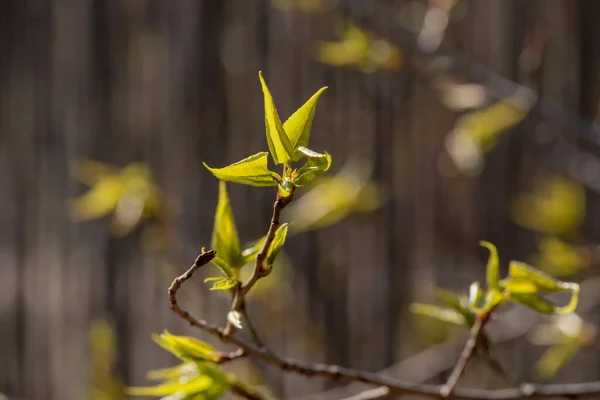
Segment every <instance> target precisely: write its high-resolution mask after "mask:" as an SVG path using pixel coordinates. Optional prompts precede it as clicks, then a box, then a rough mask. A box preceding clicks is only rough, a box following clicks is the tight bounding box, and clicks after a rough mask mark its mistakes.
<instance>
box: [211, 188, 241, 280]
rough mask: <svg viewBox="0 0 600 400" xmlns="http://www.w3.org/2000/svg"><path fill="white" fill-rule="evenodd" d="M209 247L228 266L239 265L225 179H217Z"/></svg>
mask: <svg viewBox="0 0 600 400" xmlns="http://www.w3.org/2000/svg"><path fill="white" fill-rule="evenodd" d="M211 247H212V248H213V249H215V250H216V251H217V253H218V254H219V258H221V259H222V260H223V261H225V263H227V264H228V265H229V266H233V267H241V265H240V264H241V261H242V260H241V257H240V240H239V237H238V233H237V230H236V228H235V219H234V217H233V211H232V210H231V203H230V202H229V196H228V195H227V185H226V183H225V181H219V202H218V203H217V210H216V212H215V222H214V225H213V233H212V241H211ZM213 261H214V259H213ZM226 274H227V273H226ZM227 275H228V274H227Z"/></svg>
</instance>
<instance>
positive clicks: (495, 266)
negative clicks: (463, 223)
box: [479, 241, 500, 289]
mask: <svg viewBox="0 0 600 400" xmlns="http://www.w3.org/2000/svg"><path fill="white" fill-rule="evenodd" d="M479 244H480V245H481V246H483V247H485V248H486V249H488V250H489V251H490V257H489V259H488V263H487V268H486V280H487V285H488V289H500V286H499V284H498V282H499V281H500V260H499V258H498V250H497V249H496V246H494V245H493V244H492V243H490V242H486V241H481V242H479Z"/></svg>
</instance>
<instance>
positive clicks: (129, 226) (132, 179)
mask: <svg viewBox="0 0 600 400" xmlns="http://www.w3.org/2000/svg"><path fill="white" fill-rule="evenodd" d="M75 172H76V174H77V175H78V176H77V177H78V179H79V180H80V181H81V182H82V183H85V184H86V185H88V186H90V189H89V190H88V191H87V192H86V193H84V194H82V195H81V196H79V197H76V198H74V199H72V200H71V202H70V204H69V206H70V209H69V212H70V217H71V219H72V220H74V221H84V220H91V219H97V218H101V217H105V216H108V215H111V220H110V228H111V232H112V233H113V234H114V235H116V236H123V235H125V234H127V233H129V232H131V231H132V230H133V229H135V228H136V227H137V226H139V224H140V223H141V222H142V220H143V219H145V218H150V217H152V216H155V215H156V214H157V213H159V212H160V208H161V207H162V198H161V193H160V190H159V189H158V187H157V186H156V185H155V183H154V181H153V179H152V174H151V171H150V167H149V166H148V164H145V163H141V162H133V163H131V164H129V165H127V166H125V167H124V168H122V169H119V168H118V167H115V166H111V165H107V164H103V163H99V162H95V161H91V160H80V161H79V162H78V163H77V168H76V171H75Z"/></svg>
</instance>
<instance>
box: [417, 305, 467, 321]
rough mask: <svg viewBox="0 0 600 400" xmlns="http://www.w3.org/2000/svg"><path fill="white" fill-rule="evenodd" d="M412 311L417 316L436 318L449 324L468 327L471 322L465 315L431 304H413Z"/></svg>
mask: <svg viewBox="0 0 600 400" xmlns="http://www.w3.org/2000/svg"><path fill="white" fill-rule="evenodd" d="M410 311H411V312H413V313H415V314H420V315H424V316H427V317H431V318H435V319H438V320H440V321H444V322H448V323H451V324H455V325H460V326H468V325H469V322H468V320H467V319H466V318H465V316H464V315H463V314H461V313H460V312H458V311H456V310H453V309H449V308H441V307H438V306H434V305H431V304H422V303H412V304H411V305H410Z"/></svg>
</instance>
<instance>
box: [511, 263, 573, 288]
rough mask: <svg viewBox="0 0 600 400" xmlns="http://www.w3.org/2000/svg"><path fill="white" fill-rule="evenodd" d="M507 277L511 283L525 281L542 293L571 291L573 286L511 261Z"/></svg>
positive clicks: (523, 264)
mask: <svg viewBox="0 0 600 400" xmlns="http://www.w3.org/2000/svg"><path fill="white" fill-rule="evenodd" d="M508 276H509V277H510V280H511V281H513V282H518V281H526V282H530V283H531V284H533V285H535V287H536V288H537V289H538V290H540V291H544V292H558V291H560V290H568V289H572V287H573V284H572V283H568V282H561V281H559V280H557V279H554V278H553V277H551V276H550V275H547V274H545V273H543V272H542V271H539V270H537V269H535V268H533V267H531V266H529V265H527V264H525V263H523V262H519V261H511V262H510V264H509V267H508Z"/></svg>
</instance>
